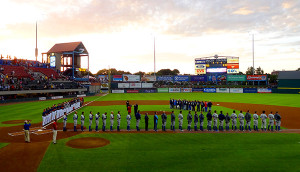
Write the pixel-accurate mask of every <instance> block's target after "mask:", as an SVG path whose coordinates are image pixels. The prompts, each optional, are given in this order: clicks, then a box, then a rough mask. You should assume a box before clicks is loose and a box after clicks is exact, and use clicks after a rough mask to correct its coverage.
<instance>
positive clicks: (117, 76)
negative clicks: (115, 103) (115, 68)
mask: <svg viewBox="0 0 300 172" xmlns="http://www.w3.org/2000/svg"><path fill="white" fill-rule="evenodd" d="M113 81H118V82H119V81H123V76H122V75H113Z"/></svg>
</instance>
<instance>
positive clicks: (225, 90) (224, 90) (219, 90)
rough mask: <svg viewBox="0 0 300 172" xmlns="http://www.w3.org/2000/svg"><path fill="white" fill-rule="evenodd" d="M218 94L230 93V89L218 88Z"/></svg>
mask: <svg viewBox="0 0 300 172" xmlns="http://www.w3.org/2000/svg"><path fill="white" fill-rule="evenodd" d="M216 92H217V93H229V88H217V90H216Z"/></svg>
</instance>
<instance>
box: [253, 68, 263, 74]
mask: <svg viewBox="0 0 300 172" xmlns="http://www.w3.org/2000/svg"><path fill="white" fill-rule="evenodd" d="M255 74H257V75H262V74H264V70H263V69H262V68H261V67H260V66H259V67H258V68H256V70H255Z"/></svg>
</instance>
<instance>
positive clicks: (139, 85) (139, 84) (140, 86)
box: [129, 83, 142, 88]
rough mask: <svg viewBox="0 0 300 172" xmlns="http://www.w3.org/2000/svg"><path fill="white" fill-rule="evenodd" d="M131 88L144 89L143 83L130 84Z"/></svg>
mask: <svg viewBox="0 0 300 172" xmlns="http://www.w3.org/2000/svg"><path fill="white" fill-rule="evenodd" d="M129 88H142V83H129Z"/></svg>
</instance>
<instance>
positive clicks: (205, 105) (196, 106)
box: [170, 99, 213, 112]
mask: <svg viewBox="0 0 300 172" xmlns="http://www.w3.org/2000/svg"><path fill="white" fill-rule="evenodd" d="M212 105H213V103H212V102H211V101H208V102H207V101H199V100H194V101H193V100H192V101H191V100H185V99H183V100H180V99H178V100H177V99H170V109H180V110H190V111H198V112H200V111H203V110H205V112H207V109H209V110H211V108H212Z"/></svg>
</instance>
